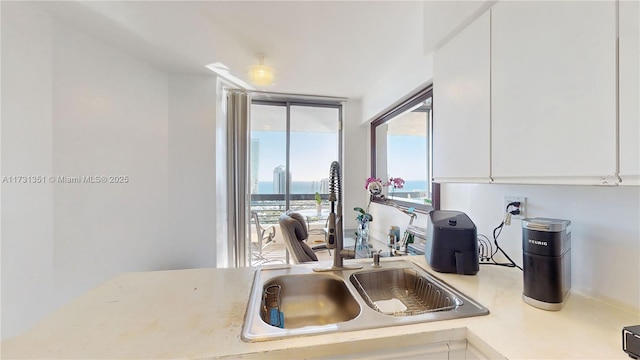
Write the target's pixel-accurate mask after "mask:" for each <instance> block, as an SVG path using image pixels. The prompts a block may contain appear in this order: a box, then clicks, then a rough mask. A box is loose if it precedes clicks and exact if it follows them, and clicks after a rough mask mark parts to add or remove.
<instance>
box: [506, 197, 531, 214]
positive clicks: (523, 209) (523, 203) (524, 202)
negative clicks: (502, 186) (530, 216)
mask: <svg viewBox="0 0 640 360" xmlns="http://www.w3.org/2000/svg"><path fill="white" fill-rule="evenodd" d="M515 201H519V202H520V214H518V215H511V219H524V218H525V217H526V210H527V198H526V197H524V196H505V197H504V205H503V206H502V211H505V210H506V208H507V206H508V205H509V204H510V203H512V202H515ZM509 210H513V208H511V209H509Z"/></svg>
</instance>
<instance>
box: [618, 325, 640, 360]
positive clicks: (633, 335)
mask: <svg viewBox="0 0 640 360" xmlns="http://www.w3.org/2000/svg"><path fill="white" fill-rule="evenodd" d="M622 350H624V352H626V353H627V354H628V355H629V357H630V358H632V359H638V358H640V325H636V326H625V327H624V328H622Z"/></svg>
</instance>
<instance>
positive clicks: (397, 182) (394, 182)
mask: <svg viewBox="0 0 640 360" xmlns="http://www.w3.org/2000/svg"><path fill="white" fill-rule="evenodd" d="M384 186H389V187H391V188H392V189H393V190H394V191H395V190H396V189H402V188H403V187H404V179H402V178H399V177H396V178H393V177H392V178H389V181H387V182H385V183H383V182H382V180H380V179H379V178H374V177H369V178H367V180H365V182H364V188H365V189H366V190H367V191H369V194H370V195H371V196H372V197H384V195H382V189H383V187H384ZM370 205H371V198H370V199H369V204H368V205H367V210H364V209H363V208H361V207H355V208H353V210H355V211H357V212H358V216H357V217H356V220H358V223H360V224H363V223H365V222H369V221H373V217H372V216H371V214H369V206H370Z"/></svg>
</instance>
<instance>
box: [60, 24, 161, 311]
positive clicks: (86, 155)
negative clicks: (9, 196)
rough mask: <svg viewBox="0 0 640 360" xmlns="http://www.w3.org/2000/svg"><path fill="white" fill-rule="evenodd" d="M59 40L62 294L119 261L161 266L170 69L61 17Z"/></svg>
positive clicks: (118, 266)
mask: <svg viewBox="0 0 640 360" xmlns="http://www.w3.org/2000/svg"><path fill="white" fill-rule="evenodd" d="M53 35H54V37H53V39H54V46H53V54H54V56H53V89H52V93H53V104H54V106H53V108H54V112H53V115H54V116H53V175H54V176H78V175H100V176H112V175H114V176H115V175H122V176H127V177H128V182H127V183H113V184H112V183H107V184H60V183H58V184H55V185H54V207H53V216H54V264H53V265H54V293H55V299H56V303H58V304H62V303H64V302H66V301H68V300H69V299H70V298H71V297H73V296H75V295H77V294H80V293H82V292H84V291H87V290H89V289H90V288H92V287H94V286H96V285H97V284H98V283H100V282H102V281H105V280H107V279H109V278H110V277H112V276H113V275H114V274H116V273H118V272H122V271H135V270H151V269H161V268H164V267H165V266H167V264H168V261H169V260H168V259H169V258H170V256H171V249H170V247H169V238H168V234H167V232H168V228H167V220H168V212H167V211H168V208H167V206H168V198H167V192H168V169H167V137H168V126H167V124H168V116H167V96H168V91H167V75H166V74H165V73H163V72H161V71H158V70H156V69H155V68H153V67H151V66H149V65H148V64H146V63H143V62H140V61H138V60H137V59H135V58H132V57H130V56H128V55H126V54H123V53H121V52H119V51H118V50H117V49H114V48H111V47H109V46H107V45H105V44H103V43H101V42H99V41H96V40H95V39H94V38H91V37H89V36H87V35H84V34H83V33H82V32H79V31H75V30H74V29H67V28H65V27H64V26H61V25H59V24H57V25H55V27H54V34H53Z"/></svg>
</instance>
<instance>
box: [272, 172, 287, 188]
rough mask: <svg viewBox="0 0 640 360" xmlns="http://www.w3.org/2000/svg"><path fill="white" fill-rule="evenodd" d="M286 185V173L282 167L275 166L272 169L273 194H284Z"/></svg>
mask: <svg viewBox="0 0 640 360" xmlns="http://www.w3.org/2000/svg"><path fill="white" fill-rule="evenodd" d="M286 184H287V172H286V171H285V167H284V165H280V166H276V168H275V169H273V193H274V194H284V192H285V190H286Z"/></svg>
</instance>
